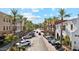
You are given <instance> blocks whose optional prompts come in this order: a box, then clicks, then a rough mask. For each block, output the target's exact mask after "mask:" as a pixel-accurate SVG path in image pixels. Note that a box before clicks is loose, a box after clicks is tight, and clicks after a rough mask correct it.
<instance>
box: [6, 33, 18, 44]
mask: <svg viewBox="0 0 79 59" xmlns="http://www.w3.org/2000/svg"><path fill="white" fill-rule="evenodd" d="M15 39H18V37H17V36H16V35H12V34H8V35H7V36H6V37H5V41H6V42H8V43H9V42H12V41H13V40H15Z"/></svg>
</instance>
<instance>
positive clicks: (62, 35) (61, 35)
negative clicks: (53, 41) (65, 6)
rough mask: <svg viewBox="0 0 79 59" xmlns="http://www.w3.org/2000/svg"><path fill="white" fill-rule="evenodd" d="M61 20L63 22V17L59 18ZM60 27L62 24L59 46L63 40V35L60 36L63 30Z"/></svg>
mask: <svg viewBox="0 0 79 59" xmlns="http://www.w3.org/2000/svg"><path fill="white" fill-rule="evenodd" d="M61 20H62V21H63V17H62V18H61ZM62 26H63V23H62V22H61V37H60V42H61V44H62V39H63V35H62V33H63V32H62V31H63V29H62Z"/></svg>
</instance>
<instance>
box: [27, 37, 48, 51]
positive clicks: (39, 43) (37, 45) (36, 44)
mask: <svg viewBox="0 0 79 59" xmlns="http://www.w3.org/2000/svg"><path fill="white" fill-rule="evenodd" d="M30 40H31V43H32V44H31V47H28V49H27V51H48V49H47V47H46V45H45V43H44V42H43V40H42V37H41V36H39V37H34V38H32V39H30Z"/></svg>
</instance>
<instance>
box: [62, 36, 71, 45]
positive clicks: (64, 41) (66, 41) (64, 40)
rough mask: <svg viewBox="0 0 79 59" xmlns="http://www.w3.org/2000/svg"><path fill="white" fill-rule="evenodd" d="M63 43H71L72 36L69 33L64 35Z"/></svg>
mask: <svg viewBox="0 0 79 59" xmlns="http://www.w3.org/2000/svg"><path fill="white" fill-rule="evenodd" d="M63 44H64V45H70V37H69V36H68V35H66V36H65V37H63Z"/></svg>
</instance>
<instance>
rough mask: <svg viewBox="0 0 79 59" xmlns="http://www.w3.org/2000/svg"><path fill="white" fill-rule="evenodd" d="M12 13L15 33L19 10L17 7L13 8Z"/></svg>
mask: <svg viewBox="0 0 79 59" xmlns="http://www.w3.org/2000/svg"><path fill="white" fill-rule="evenodd" d="M11 13H12V17H13V24H14V26H13V31H14V34H15V31H16V17H17V14H18V10H17V9H14V8H13V9H11Z"/></svg>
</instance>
